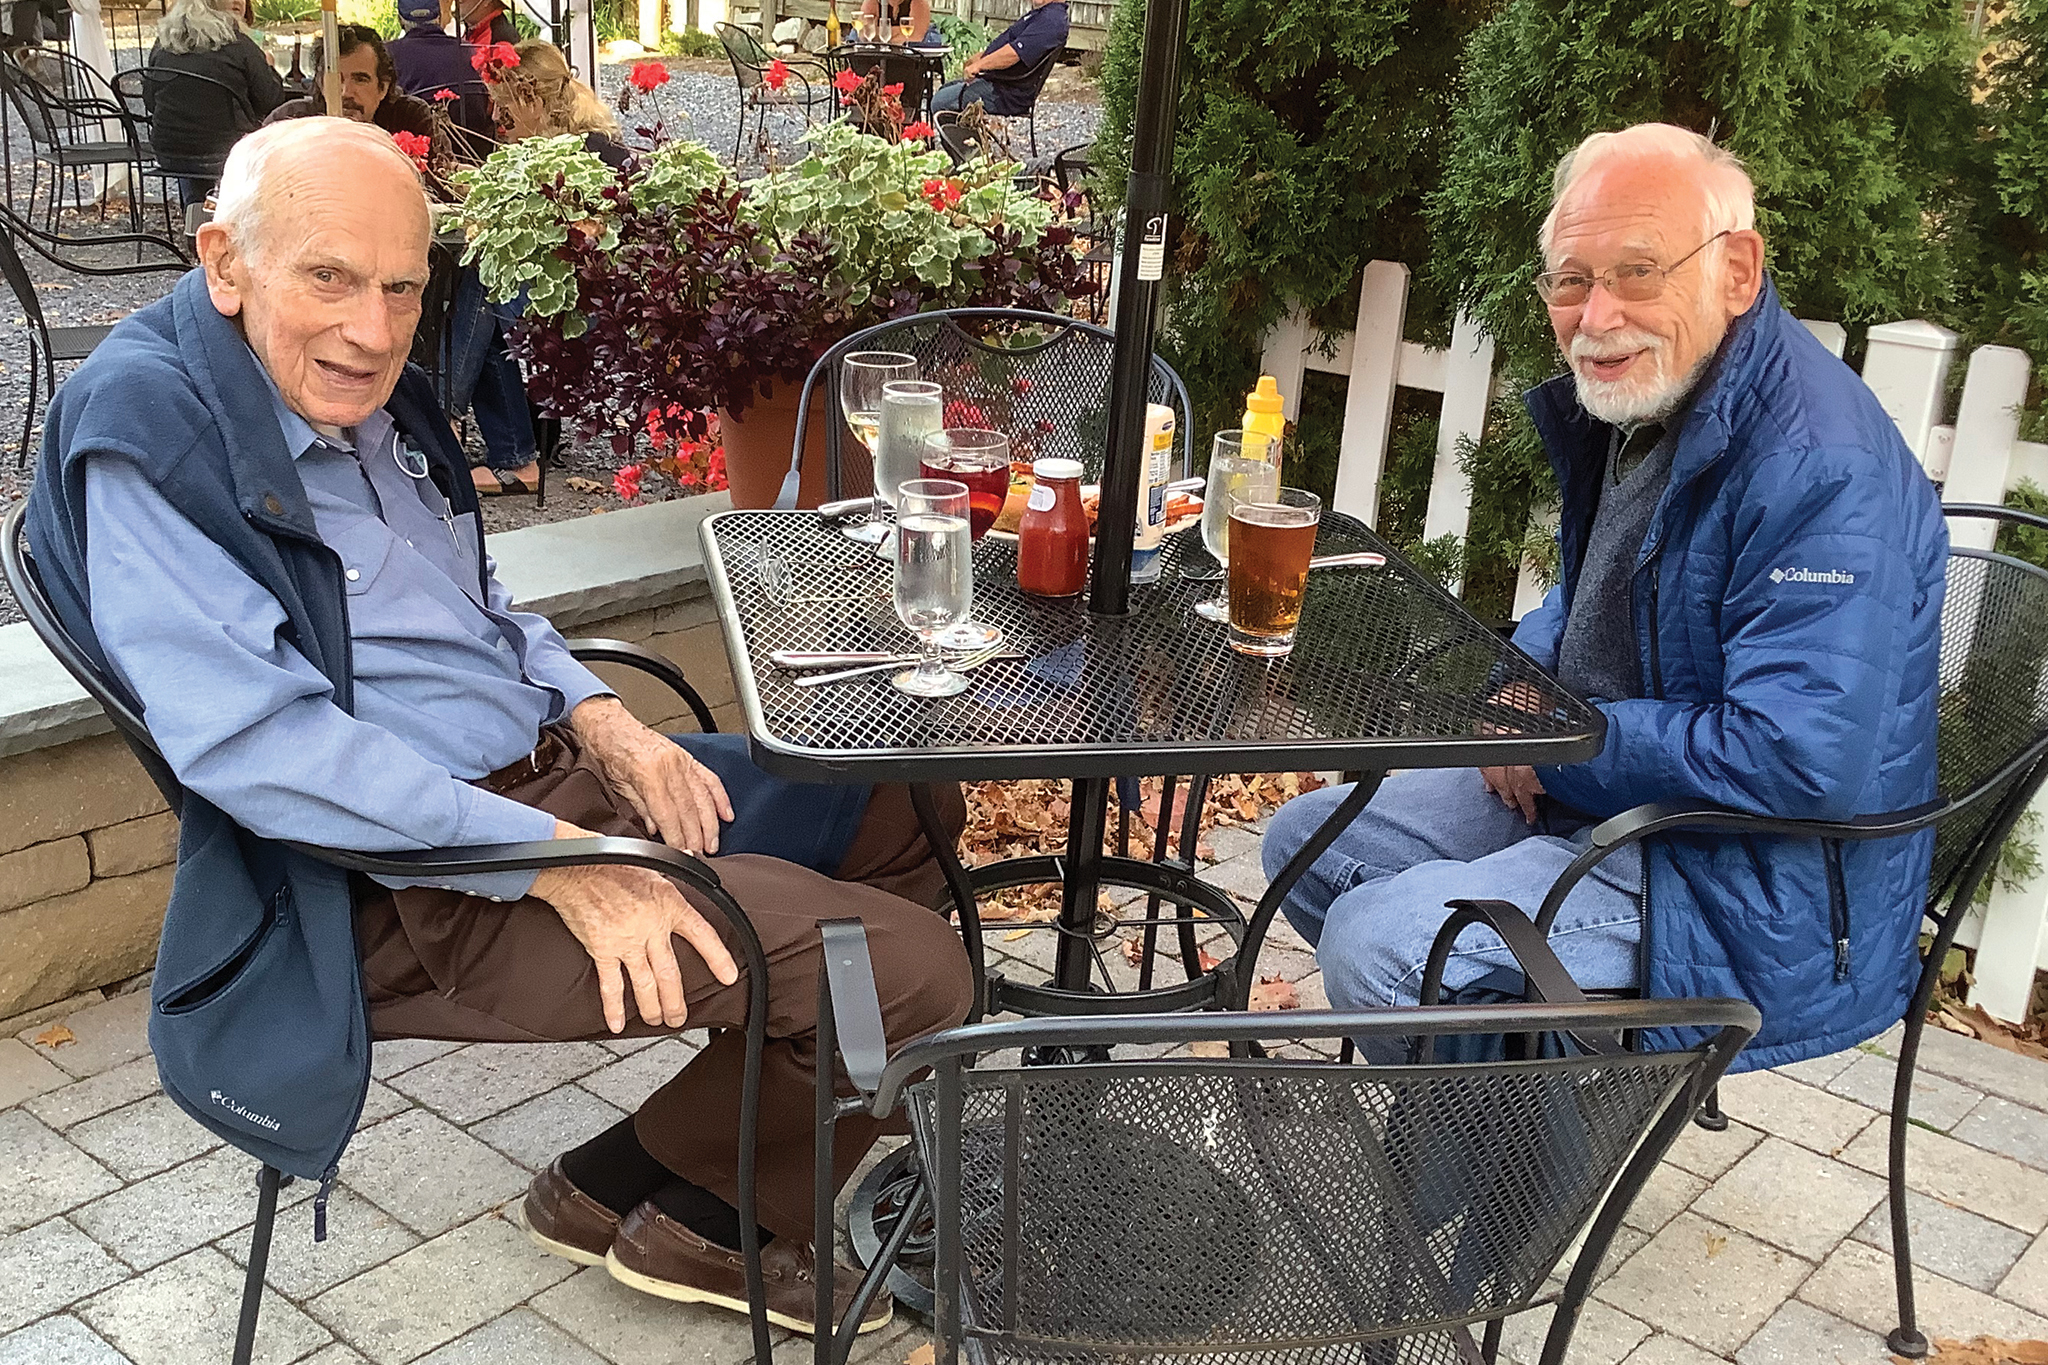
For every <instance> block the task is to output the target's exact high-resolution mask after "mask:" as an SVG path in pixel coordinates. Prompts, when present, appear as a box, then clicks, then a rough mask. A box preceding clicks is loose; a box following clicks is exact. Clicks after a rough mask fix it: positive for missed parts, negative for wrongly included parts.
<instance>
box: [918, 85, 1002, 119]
mask: <svg viewBox="0 0 2048 1365" xmlns="http://www.w3.org/2000/svg"><path fill="white" fill-rule="evenodd" d="M995 93H996V87H995V83H994V82H993V81H985V80H983V79H982V78H981V77H979V76H974V77H971V78H969V79H967V80H964V81H949V82H947V83H946V84H945V85H942V86H940V87H939V88H938V89H937V90H934V91H933V92H932V112H933V113H934V114H936V113H939V112H940V111H941V110H947V111H951V112H953V113H958V112H959V111H960V110H962V109H965V108H966V107H967V106H968V105H970V104H973V103H975V102H976V101H980V103H981V107H982V108H983V109H986V110H988V112H989V113H991V114H993V113H996V112H997V111H996V110H995V109H993V108H990V106H989V99H990V97H991V96H993V95H994V94H995Z"/></svg>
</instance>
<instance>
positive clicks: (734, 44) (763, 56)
mask: <svg viewBox="0 0 2048 1365" xmlns="http://www.w3.org/2000/svg"><path fill="white" fill-rule="evenodd" d="M712 31H713V32H714V33H716V34H717V35H718V41H719V43H720V44H721V45H723V46H724V48H725V56H726V60H727V61H730V62H731V63H732V74H733V79H734V80H736V81H738V82H739V83H740V89H742V90H752V89H753V88H754V87H755V86H757V85H759V84H761V81H762V79H763V78H764V76H765V74H766V72H767V70H768V64H769V63H770V62H772V61H774V60H775V54H774V53H772V52H770V51H769V50H768V49H767V48H765V47H763V46H762V45H761V40H760V39H759V38H756V37H755V36H754V35H753V34H751V33H749V32H747V30H745V29H743V28H741V27H740V26H739V25H738V24H714V25H712Z"/></svg>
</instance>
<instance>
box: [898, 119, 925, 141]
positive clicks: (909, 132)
mask: <svg viewBox="0 0 2048 1365" xmlns="http://www.w3.org/2000/svg"><path fill="white" fill-rule="evenodd" d="M931 135H932V126H931V125H930V124H929V123H926V122H925V121H924V120H923V119H919V120H918V121H917V122H916V123H906V124H904V125H903V136H905V137H930V136H931Z"/></svg>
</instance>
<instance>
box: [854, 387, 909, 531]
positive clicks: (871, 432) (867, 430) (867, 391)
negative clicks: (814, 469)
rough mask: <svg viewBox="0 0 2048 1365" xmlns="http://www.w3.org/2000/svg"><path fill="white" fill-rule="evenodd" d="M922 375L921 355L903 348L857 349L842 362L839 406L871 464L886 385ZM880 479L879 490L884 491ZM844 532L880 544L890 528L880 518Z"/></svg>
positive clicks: (879, 429) (877, 490) (879, 427)
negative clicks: (919, 369) (897, 349)
mask: <svg viewBox="0 0 2048 1365" xmlns="http://www.w3.org/2000/svg"><path fill="white" fill-rule="evenodd" d="M917 377H918V369H917V357H916V356H914V355H905V354H903V353H902V352H901V351H855V352H854V353H853V354H852V355H849V356H847V357H846V358H845V359H844V360H842V361H840V362H839V409H840V411H841V412H843V413H845V414H846V425H847V426H848V427H850V428H852V430H853V434H854V438H855V439H856V440H858V441H859V442H860V443H861V445H862V446H864V447H865V448H866V449H867V452H868V459H869V462H870V464H872V463H873V461H874V458H875V446H876V443H877V441H878V439H879V436H880V432H881V427H882V388H883V386H884V385H886V384H888V383H890V382H891V381H893V380H908V379H916V378H917ZM880 491H881V490H880V487H879V481H878V486H877V488H876V492H877V494H878V495H879V494H880ZM840 534H842V535H844V536H845V537H846V538H847V539H848V540H857V541H859V542H860V543H861V544H863V545H880V544H881V543H882V542H883V541H884V540H886V539H887V538H888V535H889V528H888V526H887V525H886V524H884V523H883V522H882V521H881V520H880V519H876V520H872V521H863V522H857V523H855V524H854V525H852V526H848V527H846V528H844V529H843V530H842V531H841V532H840Z"/></svg>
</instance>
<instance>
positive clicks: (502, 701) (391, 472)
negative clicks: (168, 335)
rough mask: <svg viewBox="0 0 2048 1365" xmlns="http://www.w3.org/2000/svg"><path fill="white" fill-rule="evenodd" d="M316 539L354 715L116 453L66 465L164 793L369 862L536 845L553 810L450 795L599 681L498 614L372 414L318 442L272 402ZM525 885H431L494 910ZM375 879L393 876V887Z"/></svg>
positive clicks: (102, 610)
mask: <svg viewBox="0 0 2048 1365" xmlns="http://www.w3.org/2000/svg"><path fill="white" fill-rule="evenodd" d="M272 398H273V399H274V400H275V401H276V405H277V407H276V410H277V418H278V425H279V426H280V428H281V429H282V430H283V432H284V437H285V443H286V445H287V447H288V448H289V449H290V450H291V451H292V452H293V458H294V459H295V460H296V462H297V465H298V470H299V475H300V478H301V479H302V480H303V481H304V483H305V487H306V494H307V497H308V499H309V501H310V502H311V504H312V509H313V520H314V525H315V527H316V529H317V530H318V531H319V534H320V539H321V540H322V541H323V542H325V543H326V545H327V546H328V547H329V548H330V549H332V550H333V551H334V552H335V554H336V555H338V556H339V557H340V559H341V564H342V577H343V579H344V580H345V586H346V588H347V592H348V623H349V640H350V649H351V656H352V666H353V671H354V676H355V711H354V714H353V715H351V714H349V713H348V712H345V711H343V710H342V709H341V708H340V707H338V706H336V705H335V703H334V690H333V687H332V686H331V685H330V684H329V682H328V680H327V678H326V677H325V676H324V675H322V674H321V673H320V672H319V670H317V669H316V668H314V667H313V666H312V664H311V663H309V662H308V661H307V660H306V658H305V656H304V655H302V654H301V653H300V652H299V651H298V649H297V648H296V647H295V646H294V645H293V644H292V643H291V641H290V640H289V639H288V638H287V636H286V634H285V633H284V632H283V629H282V628H283V627H284V624H285V615H284V611H283V609H282V608H281V607H280V606H279V605H278V603H277V601H276V599H275V598H273V597H271V596H270V594H269V593H267V592H265V591H264V590H263V589H262V587H260V586H259V585H258V584H257V582H256V581H255V580H254V579H253V578H251V577H250V576H249V575H248V574H247V573H245V572H244V571H243V570H242V569H241V567H240V566H239V565H237V564H236V563H235V562H234V560H233V559H232V558H230V557H229V556H228V554H227V553H226V552H225V551H223V550H222V549H221V548H220V546H219V545H217V544H215V543H214V542H213V541H211V540H209V539H207V538H206V537H205V536H204V535H202V534H201V533H200V532H199V529H198V528H197V527H195V526H194V525H193V524H192V523H191V522H190V521H189V520H187V519H186V518H185V517H184V516H182V515H181V514H180V513H178V512H177V511H176V510H175V509H174V508H172V506H171V505H170V504H169V503H168V502H166V501H165V500H164V498H163V497H162V496H161V495H160V494H159V493H158V492H157V491H156V489H155V488H154V487H153V486H152V485H151V484H150V483H149V481H148V480H147V479H146V478H144V477H143V475H142V473H141V471H140V470H139V469H138V468H136V466H135V465H133V464H132V463H130V462H129V461H127V460H125V459H122V458H120V457H119V456H118V455H107V456H103V457H96V458H94V459H93V460H92V461H90V462H89V463H88V464H87V466H86V480H85V495H86V518H87V528H88V529H87V538H86V540H87V553H86V565H87V572H88V574H89V581H90V583H91V585H92V619H93V629H94V631H95V632H96V633H97V634H98V636H99V640H100V645H101V647H102V649H103V650H104V651H105V653H106V656H107V661H108V663H109V664H110V665H111V666H112V668H113V671H114V672H115V674H116V675H117V676H119V678H120V679H121V681H122V682H123V683H124V684H126V685H127V687H128V688H129V690H130V691H131V692H132V693H134V695H135V696H136V697H137V698H138V699H139V700H140V701H141V703H142V705H143V711H144V720H145V721H146V722H147V724H148V725H149V732H150V736H151V738H152V739H154V740H155V741H156V744H157V747H158V748H159V749H161V750H162V751H163V755H164V758H165V761H166V762H168V763H169V764H170V766H171V769H172V771H173V772H175V773H176V774H177V775H178V780H179V781H180V782H182V783H183V784H184V785H185V786H186V787H188V788H190V789H191V790H193V791H195V792H197V793H198V794H199V795H200V796H202V797H204V798H205V799H206V800H208V801H210V802H212V803H213V804H214V805H215V806H218V807H219V808H220V809H221V810H223V811H225V812H226V813H227V814H228V815H230V816H232V817H233V818H234V820H235V821H236V822H237V823H238V824H240V825H242V826H244V827H245V828H247V829H249V830H250V831H252V832H254V833H255V834H258V835H261V836H263V837H265V838H272V839H295V840H300V841H302V842H305V843H311V844H324V845H329V846H332V847H337V848H354V849H363V850H367V851H377V852H382V851H390V850H396V849H414V848H448V847H455V846H459V845H464V844H483V843H499V842H508V841H513V840H529V839H548V838H552V837H553V836H554V830H555V821H554V817H553V816H550V815H548V814H546V813H545V812H542V811H539V810H536V809H534V808H532V807H530V806H524V805H521V804H519V803H518V802H516V801H511V800H508V799H507V798H505V797H502V796H497V795H494V794H492V793H490V792H487V791H485V790H483V789H482V788H480V787H476V786H472V785H470V782H469V781H468V780H467V779H472V778H477V777H482V776H483V775H484V774H486V773H490V772H493V771H496V770H497V769H499V768H503V767H505V766H507V765H508V764H511V763H513V762H515V761H516V760H518V759H519V758H520V757H521V756H523V755H525V754H527V753H529V752H531V751H532V749H533V747H534V745H535V743H536V742H537V741H538V739H539V734H540V727H541V726H542V725H545V724H550V723H553V722H555V721H559V720H561V719H563V718H564V717H565V716H567V715H568V713H569V712H570V711H572V710H574V709H575V707H576V706H577V704H578V703H580V702H582V701H584V700H586V699H587V698H589V697H593V696H597V695H600V694H603V693H605V692H607V691H608V690H609V689H607V688H606V687H605V685H604V684H603V683H602V682H600V681H598V679H597V678H596V676H595V675H593V674H592V673H591V672H590V670H588V669H586V668H584V667H583V666H582V665H581V664H579V663H577V662H576V661H575V660H574V659H573V658H571V657H570V655H569V651H568V646H567V645H566V644H565V643H564V642H563V640H562V637H561V636H560V635H559V634H557V633H556V631H555V629H554V627H553V626H552V625H550V624H549V623H548V621H547V619H546V618H545V617H542V616H538V615H535V614H533V613H531V612H519V611H514V610H513V609H512V599H511V594H510V593H508V592H507V591H506V590H505V588H504V587H503V585H501V584H500V583H499V582H498V579H497V575H496V572H495V570H494V568H493V567H492V566H491V565H490V564H489V562H488V561H486V563H485V565H484V572H483V573H482V574H479V572H478V565H477V562H476V555H477V549H476V546H477V540H476V527H475V517H474V514H470V513H465V514H463V515H461V516H451V515H450V512H449V508H448V503H447V500H446V499H444V498H443V497H442V496H441V493H440V490H439V489H437V488H435V487H434V485H433V482H432V481H431V480H430V479H427V478H423V477H422V478H413V477H411V476H410V475H409V474H408V473H407V472H406V468H405V466H406V465H408V464H410V465H411V466H412V467H413V468H424V466H423V465H422V464H421V463H419V462H417V461H413V460H406V459H404V458H403V457H404V452H403V451H402V450H401V449H400V443H399V438H398V432H397V430H396V428H395V427H394V426H393V424H392V421H391V418H390V417H389V416H388V415H387V414H386V413H384V412H383V411H382V410H379V411H378V412H375V413H373V414H371V416H370V417H369V418H368V419H367V420H366V421H364V422H363V423H362V424H361V425H360V426H358V427H356V428H355V429H354V431H353V432H352V433H348V435H350V436H352V437H353V441H352V443H351V442H350V441H347V440H336V439H333V438H330V437H327V436H323V435H321V434H320V433H319V432H316V431H315V430H314V429H313V428H312V427H311V426H310V425H308V424H307V423H306V421H305V420H304V419H303V418H301V417H300V416H299V415H298V414H297V413H294V412H292V411H291V410H290V409H289V408H287V407H286V406H285V405H284V401H283V399H282V397H281V396H279V395H278V394H277V392H276V387H275V385H274V384H273V385H272ZM533 877H534V874H532V873H530V872H520V873H505V874H499V875H495V876H488V877H463V878H451V879H446V880H443V881H439V882H437V883H435V884H436V885H443V886H451V887H455V888H458V889H460V890H464V891H469V892H472V893H474V894H477V895H488V896H496V897H500V898H507V899H509V898H514V897H518V896H522V895H524V894H526V892H527V890H528V889H530V888H531V886H532V884H533ZM393 884H394V885H398V884H403V883H397V882H394V883H393Z"/></svg>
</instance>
